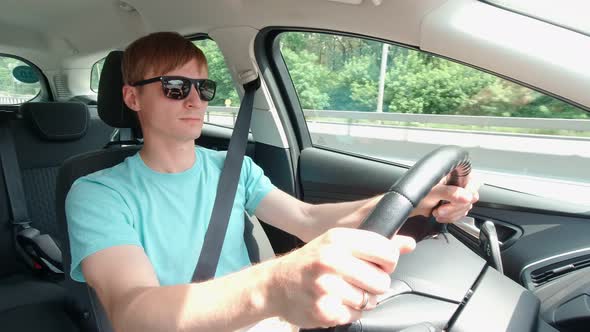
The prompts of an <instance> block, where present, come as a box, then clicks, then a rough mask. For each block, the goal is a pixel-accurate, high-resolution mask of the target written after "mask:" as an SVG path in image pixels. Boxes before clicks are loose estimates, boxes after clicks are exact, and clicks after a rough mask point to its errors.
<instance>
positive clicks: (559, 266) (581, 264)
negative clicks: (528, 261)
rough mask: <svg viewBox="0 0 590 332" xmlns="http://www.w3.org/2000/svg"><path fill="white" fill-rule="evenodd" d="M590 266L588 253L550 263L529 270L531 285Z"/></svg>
mask: <svg viewBox="0 0 590 332" xmlns="http://www.w3.org/2000/svg"><path fill="white" fill-rule="evenodd" d="M585 267H590V255H585V256H580V257H576V258H572V259H568V260H566V261H562V262H559V263H555V264H551V265H548V266H545V267H542V268H540V269H537V270H535V271H533V272H531V282H532V284H533V286H535V287H539V286H542V285H544V284H546V283H548V282H550V281H552V280H555V279H557V278H560V277H563V276H564V275H566V274H568V273H570V272H573V271H577V270H580V269H583V268H585Z"/></svg>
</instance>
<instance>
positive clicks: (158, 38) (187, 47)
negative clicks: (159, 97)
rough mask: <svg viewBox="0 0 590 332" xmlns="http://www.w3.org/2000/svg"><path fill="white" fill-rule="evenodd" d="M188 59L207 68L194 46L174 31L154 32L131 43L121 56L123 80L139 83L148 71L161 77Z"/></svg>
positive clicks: (201, 54) (205, 60)
mask: <svg viewBox="0 0 590 332" xmlns="http://www.w3.org/2000/svg"><path fill="white" fill-rule="evenodd" d="M191 60H196V61H197V63H199V64H201V65H202V66H205V68H207V59H206V58H205V55H204V54H203V51H201V50H200V49H199V48H198V47H197V46H196V45H194V44H193V43H192V42H191V41H190V40H188V39H186V38H184V37H183V36H182V35H180V34H178V33H176V32H155V33H151V34H149V35H147V36H144V37H141V38H139V39H137V40H136V41H134V42H133V43H131V44H130V45H129V46H128V47H127V49H125V53H124V54H123V64H122V70H123V81H124V82H125V83H126V84H130V83H134V82H137V81H141V80H143V79H146V78H148V77H145V76H144V75H147V74H148V73H149V72H150V71H151V72H153V73H154V74H155V75H162V74H164V73H167V72H169V71H172V70H174V69H176V68H179V67H181V66H183V65H185V64H186V63H188V62H189V61H191Z"/></svg>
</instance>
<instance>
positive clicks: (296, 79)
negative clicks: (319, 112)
mask: <svg viewBox="0 0 590 332" xmlns="http://www.w3.org/2000/svg"><path fill="white" fill-rule="evenodd" d="M281 53H282V55H283V58H284V59H285V63H286V64H287V68H288V69H289V75H290V76H291V80H292V81H293V84H294V86H295V90H297V95H298V96H299V102H300V103H301V107H302V108H304V109H327V108H329V107H330V96H329V95H328V91H331V90H332V86H333V85H334V81H333V77H332V75H330V72H329V71H328V70H327V69H326V68H325V67H324V66H322V65H320V64H318V63H317V61H318V57H317V56H316V55H315V54H311V53H310V52H308V51H307V50H301V51H299V52H298V53H295V52H294V51H292V50H291V49H290V48H287V47H285V48H283V49H282V52H281Z"/></svg>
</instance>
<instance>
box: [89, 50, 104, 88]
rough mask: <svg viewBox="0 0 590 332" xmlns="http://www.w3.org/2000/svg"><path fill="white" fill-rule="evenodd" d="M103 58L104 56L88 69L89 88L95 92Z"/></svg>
mask: <svg viewBox="0 0 590 332" xmlns="http://www.w3.org/2000/svg"><path fill="white" fill-rule="evenodd" d="M105 60H106V57H104V58H102V59H100V60H98V61H96V62H95V63H94V65H92V69H91V70H90V90H92V91H94V92H96V93H98V82H99V81H100V73H101V72H102V67H103V66H104V62H105Z"/></svg>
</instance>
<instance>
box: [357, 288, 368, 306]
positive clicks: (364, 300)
mask: <svg viewBox="0 0 590 332" xmlns="http://www.w3.org/2000/svg"><path fill="white" fill-rule="evenodd" d="M367 304H369V293H367V291H366V290H363V302H362V303H361V305H360V307H359V310H365V308H366V307H367Z"/></svg>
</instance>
